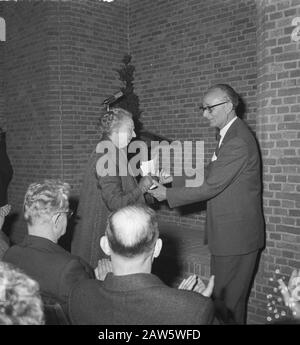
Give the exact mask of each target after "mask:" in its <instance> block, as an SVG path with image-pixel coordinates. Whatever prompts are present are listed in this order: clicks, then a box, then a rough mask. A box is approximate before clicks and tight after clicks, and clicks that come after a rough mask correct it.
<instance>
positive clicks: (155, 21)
mask: <svg viewBox="0 0 300 345" xmlns="http://www.w3.org/2000/svg"><path fill="white" fill-rule="evenodd" d="M129 28H130V31H129V32H130V51H131V53H132V55H133V57H134V62H133V63H134V64H135V66H136V84H135V85H136V90H137V91H136V92H137V94H138V95H139V97H140V103H141V109H142V111H143V113H142V122H143V123H144V126H145V127H146V128H147V129H149V130H151V131H153V132H155V133H158V134H161V135H164V136H166V137H169V138H170V139H173V140H193V141H195V140H204V141H205V158H206V162H207V160H208V159H210V158H211V155H212V153H213V151H214V148H215V146H216V141H215V130H214V129H211V128H208V123H207V121H206V120H205V119H204V118H201V115H200V113H199V111H198V105H199V104H200V103H201V97H202V96H203V93H204V92H205V91H206V89H207V88H208V86H210V85H212V84H214V83H218V82H223V83H229V84H231V85H232V86H233V87H234V88H235V89H236V90H237V91H238V92H239V93H240V94H241V96H242V98H243V100H244V102H245V106H246V113H245V117H246V119H247V121H248V123H249V124H250V125H251V127H252V128H253V129H255V122H256V78H257V65H256V36H255V34H256V8H255V2H254V1H252V0H250V1H244V0H243V1H233V0H226V1H223V0H216V1H207V0H197V1H195V0H185V1H181V0H172V1H165V0H164V1H155V6H153V1H152V0H131V1H130V13H129ZM201 209H202V210H204V209H205V204H199V205H189V206H188V207H185V208H182V209H181V210H180V211H178V210H173V211H170V210H169V209H168V207H167V206H165V207H161V215H162V216H163V218H164V219H165V220H169V221H174V222H177V223H178V222H179V223H183V224H188V225H189V226H192V227H195V228H198V229H199V225H200V224H202V223H203V220H204V211H203V212H201V213H200V212H199V210H201Z"/></svg>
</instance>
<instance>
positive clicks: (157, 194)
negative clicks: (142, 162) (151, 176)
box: [148, 180, 167, 201]
mask: <svg viewBox="0 0 300 345" xmlns="http://www.w3.org/2000/svg"><path fill="white" fill-rule="evenodd" d="M153 184H154V185H155V186H157V188H155V189H150V190H149V191H148V193H149V194H151V195H153V196H154V198H155V199H157V200H158V201H163V200H166V199H167V188H166V187H164V186H162V185H161V184H159V183H158V182H156V181H155V180H153Z"/></svg>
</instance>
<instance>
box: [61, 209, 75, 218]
mask: <svg viewBox="0 0 300 345" xmlns="http://www.w3.org/2000/svg"><path fill="white" fill-rule="evenodd" d="M58 213H65V214H66V216H67V218H68V219H70V218H71V217H72V216H73V214H74V211H73V210H69V211H60V212H58Z"/></svg>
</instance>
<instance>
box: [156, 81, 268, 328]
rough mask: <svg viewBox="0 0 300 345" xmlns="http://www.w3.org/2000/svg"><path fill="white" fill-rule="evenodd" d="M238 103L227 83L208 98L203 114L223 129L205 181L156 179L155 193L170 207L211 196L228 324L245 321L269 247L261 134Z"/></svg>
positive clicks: (209, 223)
mask: <svg viewBox="0 0 300 345" xmlns="http://www.w3.org/2000/svg"><path fill="white" fill-rule="evenodd" d="M238 102H239V98H238V95H237V94H236V92H235V91H234V90H233V89H232V88H231V87H230V86H229V85H226V84H218V85H215V86H213V87H211V88H210V89H209V90H208V91H207V93H206V94H205V96H204V99H203V106H202V107H201V108H202V111H203V115H204V116H205V117H206V118H207V119H208V120H209V122H210V126H212V127H216V128H218V129H219V130H220V140H219V142H218V146H217V148H216V150H215V152H214V155H213V157H212V160H211V162H210V164H209V166H208V167H207V170H206V172H205V176H204V182H203V184H202V185H201V186H199V187H193V188H191V187H186V186H184V187H177V188H176V187H174V188H165V187H164V186H162V185H159V184H157V183H156V184H157V185H158V187H157V189H154V190H153V191H152V192H151V194H152V195H153V196H154V197H156V198H157V199H158V200H160V201H161V200H165V199H166V200H167V201H168V203H169V205H170V207H177V206H182V205H187V204H190V203H194V202H198V201H203V200H207V216H206V232H207V236H208V246H209V249H210V251H211V254H212V256H211V272H212V274H214V275H215V288H214V294H213V297H214V299H215V305H216V308H217V312H218V313H219V317H220V318H221V319H222V320H223V321H224V322H225V323H229V322H235V323H244V322H245V316H246V315H245V309H246V302H247V295H248V292H249V288H250V285H251V281H252V278H253V273H254V269H255V264H256V260H257V258H258V253H259V250H260V249H261V248H262V247H263V245H264V219H263V213H262V202H261V177H260V176H261V166H260V156H259V151H258V147H257V144H256V141H255V138H254V137H253V135H252V133H251V132H250V130H249V129H248V127H247V126H246V125H245V124H244V122H243V121H242V120H241V119H239V118H238V117H237V116H236V108H237V106H238ZM170 180H172V179H168V181H166V182H170ZM174 182H175V179H174Z"/></svg>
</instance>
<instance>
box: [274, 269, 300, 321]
mask: <svg viewBox="0 0 300 345" xmlns="http://www.w3.org/2000/svg"><path fill="white" fill-rule="evenodd" d="M278 283H279V289H280V292H281V294H282V297H283V300H284V303H285V305H286V306H287V307H289V308H290V309H291V311H292V312H293V315H294V316H295V317H296V318H300V270H299V271H297V270H294V271H293V272H292V274H291V277H290V279H289V282H288V286H286V284H285V283H284V282H283V280H282V279H279V280H278Z"/></svg>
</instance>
